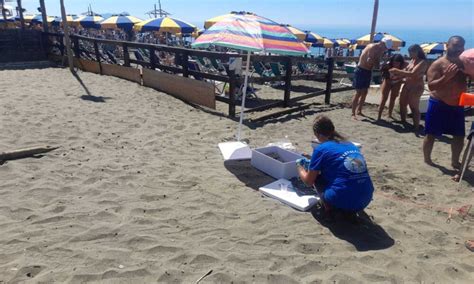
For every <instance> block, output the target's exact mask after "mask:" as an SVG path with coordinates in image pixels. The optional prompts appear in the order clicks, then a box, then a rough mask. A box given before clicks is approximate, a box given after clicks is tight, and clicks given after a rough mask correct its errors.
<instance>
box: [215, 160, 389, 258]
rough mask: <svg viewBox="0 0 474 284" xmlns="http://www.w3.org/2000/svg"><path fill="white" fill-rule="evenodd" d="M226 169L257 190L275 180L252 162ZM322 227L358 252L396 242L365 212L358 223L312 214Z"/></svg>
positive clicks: (232, 164) (234, 163) (227, 165)
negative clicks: (256, 167)
mask: <svg viewBox="0 0 474 284" xmlns="http://www.w3.org/2000/svg"><path fill="white" fill-rule="evenodd" d="M224 166H225V168H226V169H227V170H228V171H229V172H231V173H232V174H234V175H235V177H236V178H237V179H238V180H240V181H241V182H242V183H244V184H245V186H248V187H250V188H252V189H253V190H257V191H258V189H259V188H260V187H262V186H264V185H267V184H269V183H271V182H273V181H275V179H274V178H272V177H270V176H268V175H266V174H264V173H262V172H260V171H259V170H257V169H255V168H254V167H252V165H251V163H250V161H226V162H224ZM311 214H312V216H313V217H314V218H315V219H316V221H318V222H319V224H321V225H322V226H324V227H326V228H328V229H329V230H330V231H331V232H332V233H333V235H334V236H335V237H337V238H339V239H341V240H345V241H347V242H349V243H351V244H353V245H354V247H355V248H356V249H357V250H358V251H370V250H382V249H386V248H389V247H391V246H392V245H393V244H394V243H395V242H394V240H393V239H392V238H391V237H390V236H389V235H388V234H387V233H386V232H385V230H384V229H383V228H382V227H381V226H379V225H377V224H375V223H374V222H373V221H372V220H371V219H370V217H369V216H367V214H365V212H362V213H359V217H358V218H357V222H356V223H354V222H351V221H347V220H337V216H336V221H337V222H335V221H329V220H327V218H325V217H324V215H323V214H321V212H320V211H319V210H318V209H314V210H313V211H312V212H311Z"/></svg>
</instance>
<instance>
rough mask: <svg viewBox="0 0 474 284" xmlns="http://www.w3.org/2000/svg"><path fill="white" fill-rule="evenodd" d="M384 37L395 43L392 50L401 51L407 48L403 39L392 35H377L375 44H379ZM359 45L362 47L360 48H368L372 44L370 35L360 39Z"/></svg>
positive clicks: (358, 40)
mask: <svg viewBox="0 0 474 284" xmlns="http://www.w3.org/2000/svg"><path fill="white" fill-rule="evenodd" d="M384 37H388V38H390V39H391V40H392V43H393V47H392V49H393V50H399V49H400V48H401V47H404V46H405V42H404V41H403V40H401V39H399V38H398V37H396V36H393V35H391V34H388V33H376V34H375V35H374V42H379V41H381V40H382V38H384ZM356 42H357V44H358V45H360V46H367V45H368V44H369V43H370V34H368V35H365V36H363V37H361V38H358V39H357V40H356Z"/></svg>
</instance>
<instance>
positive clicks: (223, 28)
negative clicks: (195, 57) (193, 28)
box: [192, 13, 309, 160]
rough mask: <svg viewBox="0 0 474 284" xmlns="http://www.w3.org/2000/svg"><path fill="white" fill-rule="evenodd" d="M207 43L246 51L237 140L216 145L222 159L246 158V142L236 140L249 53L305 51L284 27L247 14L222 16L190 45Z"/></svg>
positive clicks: (246, 79)
mask: <svg viewBox="0 0 474 284" xmlns="http://www.w3.org/2000/svg"><path fill="white" fill-rule="evenodd" d="M211 45H216V46H224V47H229V48H233V49H239V50H245V51H247V61H246V69H245V71H246V72H245V79H244V85H243V92H242V106H241V108H240V121H239V126H238V132H237V141H233V142H224V143H220V144H219V148H220V150H221V153H222V156H223V157H224V159H225V160H238V159H250V158H251V156H252V151H251V150H250V148H249V146H248V145H247V144H245V143H243V142H241V141H240V138H241V132H242V124H243V119H244V109H245V98H246V96H247V86H248V77H249V74H250V53H251V52H270V53H277V54H286V55H307V54H308V53H309V50H308V48H307V47H306V46H305V45H304V43H303V42H301V41H299V40H298V39H297V38H296V36H295V35H294V34H292V33H291V32H290V31H289V30H288V29H287V28H286V27H284V26H282V25H280V24H278V23H276V22H274V21H271V20H269V19H266V18H263V17H260V16H257V15H255V14H249V13H240V14H231V15H229V16H227V17H224V18H223V19H221V20H220V21H218V22H216V23H215V24H214V25H212V26H211V27H210V28H209V29H207V30H206V31H205V32H204V33H203V34H202V35H201V36H200V37H198V38H197V39H196V41H195V42H194V43H193V44H192V47H194V48H207V47H209V46H211ZM288 72H289V71H288Z"/></svg>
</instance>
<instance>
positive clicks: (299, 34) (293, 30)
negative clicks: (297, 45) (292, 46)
mask: <svg viewBox="0 0 474 284" xmlns="http://www.w3.org/2000/svg"><path fill="white" fill-rule="evenodd" d="M283 26H285V27H286V28H287V29H289V30H290V32H291V33H292V34H294V35H295V36H296V38H298V39H299V40H301V41H304V40H305V39H306V33H305V32H303V31H302V30H299V29H297V28H295V27H292V26H290V25H283Z"/></svg>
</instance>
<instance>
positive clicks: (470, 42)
mask: <svg viewBox="0 0 474 284" xmlns="http://www.w3.org/2000/svg"><path fill="white" fill-rule="evenodd" d="M297 28H299V29H302V30H309V31H312V32H315V33H317V34H319V35H321V36H324V37H327V38H331V39H333V38H348V39H351V40H352V39H357V38H360V37H361V36H364V35H366V34H368V33H370V27H341V26H338V27H324V26H319V27H315V26H304V25H301V26H297ZM377 32H386V33H389V34H392V35H394V36H396V37H398V38H400V39H402V40H404V41H405V42H406V45H405V47H403V48H402V49H401V50H400V53H402V54H408V47H409V46H410V45H413V44H422V43H429V42H445V41H447V40H448V39H449V37H451V36H453V35H460V36H462V37H463V38H464V39H465V40H466V46H465V47H466V49H469V48H474V29H473V28H469V27H466V28H424V27H414V28H408V27H390V28H386V27H384V28H380V29H377Z"/></svg>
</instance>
